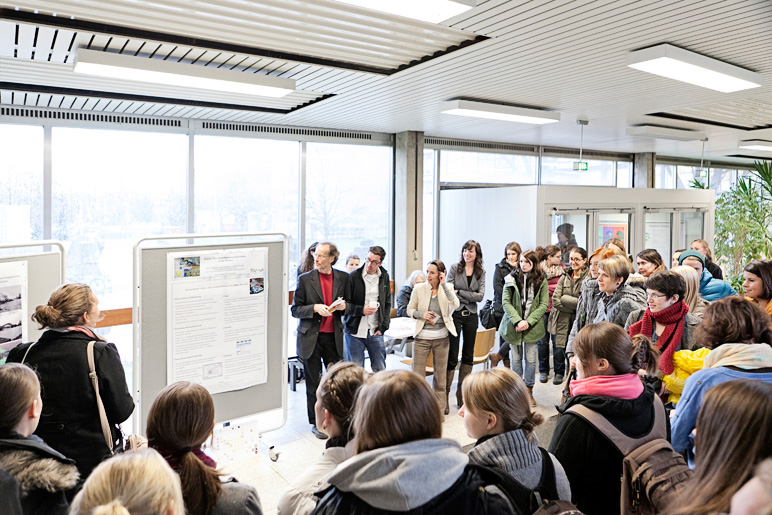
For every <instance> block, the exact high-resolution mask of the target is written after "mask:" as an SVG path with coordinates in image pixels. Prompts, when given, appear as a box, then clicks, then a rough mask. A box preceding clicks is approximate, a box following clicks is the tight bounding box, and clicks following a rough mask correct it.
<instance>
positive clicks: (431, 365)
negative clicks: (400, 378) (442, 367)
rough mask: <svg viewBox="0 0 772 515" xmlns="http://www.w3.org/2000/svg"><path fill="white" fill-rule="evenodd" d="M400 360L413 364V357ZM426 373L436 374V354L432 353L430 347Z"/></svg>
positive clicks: (428, 374) (429, 374) (409, 364)
mask: <svg viewBox="0 0 772 515" xmlns="http://www.w3.org/2000/svg"><path fill="white" fill-rule="evenodd" d="M400 361H401V362H402V363H404V364H405V365H408V366H410V367H412V366H413V358H408V359H403V360H400ZM426 375H427V376H431V375H434V354H432V350H431V349H429V356H427V357H426Z"/></svg>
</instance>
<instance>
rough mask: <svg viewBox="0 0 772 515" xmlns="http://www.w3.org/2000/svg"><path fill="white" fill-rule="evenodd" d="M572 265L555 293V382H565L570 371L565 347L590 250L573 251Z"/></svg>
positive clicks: (552, 317)
mask: <svg viewBox="0 0 772 515" xmlns="http://www.w3.org/2000/svg"><path fill="white" fill-rule="evenodd" d="M569 262H570V265H571V266H570V267H569V268H567V269H566V271H565V272H564V274H563V275H562V276H561V277H560V280H559V281H558V284H557V286H555V293H553V294H552V313H550V320H549V327H548V330H549V332H550V334H554V335H555V336H556V340H555V352H554V354H553V356H552V360H553V366H554V368H555V378H554V379H553V380H552V383H553V384H561V383H562V382H563V376H564V374H565V371H566V356H565V348H566V344H567V343H568V335H569V333H570V332H571V328H572V327H573V325H574V318H575V317H576V310H577V305H578V304H579V296H580V295H581V291H582V284H583V283H584V280H585V279H586V278H587V275H588V273H589V270H588V269H587V267H586V263H587V251H586V250H584V249H583V248H581V247H574V248H573V249H572V250H571V253H570V260H569Z"/></svg>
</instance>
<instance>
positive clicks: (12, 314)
mask: <svg viewBox="0 0 772 515" xmlns="http://www.w3.org/2000/svg"><path fill="white" fill-rule="evenodd" d="M28 324H29V323H28V321H27V262H26V261H14V262H12V263H0V364H1V363H5V358H6V356H7V355H8V353H9V352H10V351H11V349H13V348H14V347H16V346H17V345H19V344H20V343H22V342H26V341H27V328H28Z"/></svg>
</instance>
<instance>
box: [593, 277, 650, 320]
mask: <svg viewBox="0 0 772 515" xmlns="http://www.w3.org/2000/svg"><path fill="white" fill-rule="evenodd" d="M604 295H605V294H604V293H600V294H599V295H598V296H597V297H596V299H595V300H596V304H597V306H598V310H597V313H596V315H595V319H594V320H593V321H592V323H594V324H597V323H599V322H611V323H612V324H616V325H618V326H619V327H622V328H624V327H625V322H627V318H628V317H629V316H630V313H632V312H633V311H636V310H639V309H646V293H645V292H644V290H643V289H642V288H638V287H637V286H630V285H629V284H625V285H624V286H620V287H619V288H617V291H615V292H614V294H613V295H612V296H611V298H610V299H609V300H608V302H604Z"/></svg>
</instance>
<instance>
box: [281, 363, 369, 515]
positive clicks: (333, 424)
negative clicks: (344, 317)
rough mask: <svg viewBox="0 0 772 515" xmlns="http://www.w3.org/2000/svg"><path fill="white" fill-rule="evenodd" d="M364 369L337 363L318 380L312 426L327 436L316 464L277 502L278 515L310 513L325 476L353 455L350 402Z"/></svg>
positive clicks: (323, 485)
mask: <svg viewBox="0 0 772 515" xmlns="http://www.w3.org/2000/svg"><path fill="white" fill-rule="evenodd" d="M366 376H367V373H366V372H365V369H364V368H362V367H360V366H359V365H357V364H355V363H350V362H338V363H335V364H334V365H332V366H331V367H330V368H329V369H328V370H327V373H326V374H325V375H324V376H323V377H322V380H321V382H320V383H319V388H317V389H316V406H314V409H315V410H316V424H317V428H318V429H319V430H320V431H323V432H325V433H326V434H327V435H329V437H330V438H329V439H328V440H327V444H326V448H325V451H324V453H323V454H322V456H321V458H320V459H319V461H317V462H316V463H315V464H313V465H311V466H310V467H309V468H308V469H306V471H305V472H303V474H301V475H300V476H299V477H298V478H297V479H295V481H293V483H292V485H291V486H290V487H289V489H288V490H287V491H286V492H285V493H284V495H282V497H281V499H279V506H278V513H279V514H282V513H284V514H294V515H301V514H306V513H311V512H312V511H313V510H314V508H315V507H316V503H317V502H318V501H319V498H318V497H317V496H316V495H315V494H316V492H318V491H319V490H324V489H325V488H327V486H329V485H328V484H327V483H326V481H325V480H326V479H327V476H329V475H330V473H331V472H332V471H333V470H335V467H337V466H338V464H340V463H342V462H343V461H345V460H347V459H349V458H350V457H351V456H353V454H354V430H353V428H352V423H353V419H354V399H355V398H356V393H357V391H358V390H359V387H360V386H362V384H363V383H364V381H365V377H366Z"/></svg>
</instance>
